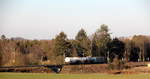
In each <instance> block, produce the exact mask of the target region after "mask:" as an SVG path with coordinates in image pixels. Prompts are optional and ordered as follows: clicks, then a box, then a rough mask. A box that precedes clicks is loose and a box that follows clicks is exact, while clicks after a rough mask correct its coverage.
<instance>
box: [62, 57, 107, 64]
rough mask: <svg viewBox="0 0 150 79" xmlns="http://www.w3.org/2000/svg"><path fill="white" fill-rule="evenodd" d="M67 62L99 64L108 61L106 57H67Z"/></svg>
mask: <svg viewBox="0 0 150 79" xmlns="http://www.w3.org/2000/svg"><path fill="white" fill-rule="evenodd" d="M64 61H65V63H66V64H99V63H106V59H105V58H104V57H66V58H65V59H64Z"/></svg>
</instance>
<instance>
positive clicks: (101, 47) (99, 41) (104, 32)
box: [92, 24, 111, 58]
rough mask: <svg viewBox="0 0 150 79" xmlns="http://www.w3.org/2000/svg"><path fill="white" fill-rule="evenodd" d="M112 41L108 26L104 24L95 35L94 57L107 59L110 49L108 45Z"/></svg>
mask: <svg viewBox="0 0 150 79" xmlns="http://www.w3.org/2000/svg"><path fill="white" fill-rule="evenodd" d="M110 41H111V37H110V33H109V29H108V26H107V25H105V24H102V25H101V27H100V28H99V29H97V31H96V32H95V34H94V37H93V39H92V55H93V56H101V57H105V58H107V56H108V47H107V44H108V43H109V42H110Z"/></svg>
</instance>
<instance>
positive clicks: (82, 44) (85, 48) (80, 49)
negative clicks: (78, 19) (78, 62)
mask: <svg viewBox="0 0 150 79" xmlns="http://www.w3.org/2000/svg"><path fill="white" fill-rule="evenodd" d="M75 48H76V50H77V54H78V56H81V57H85V56H91V51H90V49H91V42H90V40H89V38H88V36H87V34H86V32H85V31H84V29H81V30H80V31H79V32H78V34H77V36H76V43H75Z"/></svg>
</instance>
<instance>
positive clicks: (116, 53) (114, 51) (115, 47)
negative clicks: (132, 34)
mask: <svg viewBox="0 0 150 79" xmlns="http://www.w3.org/2000/svg"><path fill="white" fill-rule="evenodd" d="M108 47H109V53H110V54H109V57H110V62H112V61H113V59H114V58H118V59H119V60H120V59H122V58H123V57H124V50H125V44H124V43H123V42H122V41H120V40H119V39H118V38H115V39H113V40H112V41H111V42H110V43H109V44H108Z"/></svg>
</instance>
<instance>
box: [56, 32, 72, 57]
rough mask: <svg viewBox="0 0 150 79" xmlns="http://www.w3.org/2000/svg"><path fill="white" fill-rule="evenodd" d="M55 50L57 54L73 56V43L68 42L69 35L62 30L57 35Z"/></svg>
mask: <svg viewBox="0 0 150 79" xmlns="http://www.w3.org/2000/svg"><path fill="white" fill-rule="evenodd" d="M54 51H55V53H56V55H57V56H59V55H61V56H63V55H65V56H71V51H72V45H71V43H70V42H68V39H67V36H66V34H65V33H64V32H61V33H60V34H59V35H57V36H56V38H55V47H54Z"/></svg>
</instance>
